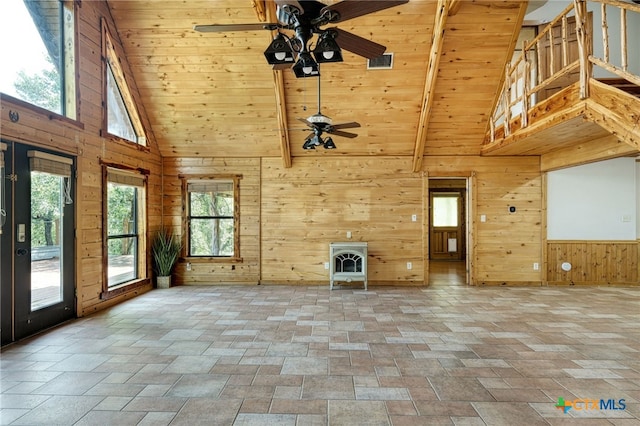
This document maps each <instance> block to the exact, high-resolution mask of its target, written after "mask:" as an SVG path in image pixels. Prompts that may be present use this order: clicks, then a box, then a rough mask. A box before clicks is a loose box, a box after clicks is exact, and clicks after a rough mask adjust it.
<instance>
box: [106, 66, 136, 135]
mask: <svg viewBox="0 0 640 426" xmlns="http://www.w3.org/2000/svg"><path fill="white" fill-rule="evenodd" d="M107 131H108V132H109V133H111V134H112V135H115V136H118V137H121V138H122V139H126V140H128V141H131V142H136V143H137V141H138V136H137V135H136V132H135V129H134V128H133V123H132V122H131V118H130V117H129V111H127V107H126V106H125V104H124V100H123V99H122V93H121V92H120V88H119V87H118V84H117V83H116V79H115V77H114V76H113V70H112V69H111V64H107Z"/></svg>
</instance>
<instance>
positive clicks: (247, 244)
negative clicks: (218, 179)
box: [163, 157, 260, 284]
mask: <svg viewBox="0 0 640 426" xmlns="http://www.w3.org/2000/svg"><path fill="white" fill-rule="evenodd" d="M163 167H164V191H163V194H164V195H163V211H164V215H165V220H164V223H165V224H167V225H171V226H172V227H173V228H174V229H175V230H176V231H178V232H183V231H184V230H182V213H183V200H182V181H181V179H180V178H179V175H185V176H189V175H216V174H227V175H229V174H239V175H241V176H242V178H241V179H240V256H241V257H242V262H233V263H231V262H229V261H225V260H224V259H221V260H216V261H198V259H189V260H188V261H189V263H190V264H191V265H190V267H191V270H190V271H188V270H187V262H186V261H184V259H183V261H181V262H180V263H179V264H178V265H177V267H176V271H175V276H176V283H177V284H257V283H258V282H259V281H260V159H257V158H173V157H169V158H165V159H164V166H163Z"/></svg>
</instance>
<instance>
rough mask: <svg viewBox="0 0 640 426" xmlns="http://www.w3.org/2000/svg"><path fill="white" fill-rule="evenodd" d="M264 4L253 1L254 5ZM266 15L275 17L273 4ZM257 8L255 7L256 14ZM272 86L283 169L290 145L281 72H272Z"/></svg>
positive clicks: (268, 7) (271, 3)
mask: <svg viewBox="0 0 640 426" xmlns="http://www.w3.org/2000/svg"><path fill="white" fill-rule="evenodd" d="M258 3H262V4H263V7H264V2H260V1H254V7H255V6H256V4H258ZM267 4H268V6H267V10H266V12H267V15H268V17H269V19H270V20H274V19H275V16H276V4H275V2H272V1H270V2H268V3H267ZM257 12H258V8H257V7H256V13H257ZM273 22H275V21H273ZM273 86H274V89H275V95H276V115H277V122H278V136H279V139H280V155H281V156H282V164H283V165H284V167H285V168H287V169H288V168H290V167H291V143H290V142H289V129H288V127H287V101H286V97H285V94H284V76H283V72H282V70H273Z"/></svg>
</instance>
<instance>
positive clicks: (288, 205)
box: [261, 157, 426, 285]
mask: <svg viewBox="0 0 640 426" xmlns="http://www.w3.org/2000/svg"><path fill="white" fill-rule="evenodd" d="M409 161H410V159H409V158H407V159H400V158H394V157H389V158H376V159H374V158H372V159H368V158H362V157H361V158H344V159H333V158H329V157H327V158H324V159H315V158H299V159H295V160H294V165H293V167H292V168H291V169H285V168H283V166H282V164H281V163H282V162H281V161H280V160H279V159H263V160H262V164H263V165H262V171H263V178H262V195H261V198H262V208H261V215H262V221H261V224H262V231H261V234H262V281H263V282H264V283H293V284H327V285H328V280H329V273H328V271H327V270H325V268H324V264H325V262H329V243H331V242H338V241H349V240H348V239H347V232H351V234H352V238H351V241H366V242H368V252H369V265H368V278H369V284H370V285H372V284H373V285H376V284H388V283H394V284H404V285H407V284H416V283H419V284H422V283H423V282H424V276H423V274H422V270H423V266H422V265H423V261H424V253H423V251H422V239H423V238H424V237H423V235H424V232H426V230H424V229H423V227H422V221H421V220H418V221H416V222H412V221H411V215H412V214H417V215H418V217H420V218H421V217H422V215H423V214H424V212H423V208H422V191H423V185H424V179H423V177H422V174H421V173H411V172H410V170H409V167H407V165H408V162H409ZM406 262H412V263H413V268H412V270H407V267H406Z"/></svg>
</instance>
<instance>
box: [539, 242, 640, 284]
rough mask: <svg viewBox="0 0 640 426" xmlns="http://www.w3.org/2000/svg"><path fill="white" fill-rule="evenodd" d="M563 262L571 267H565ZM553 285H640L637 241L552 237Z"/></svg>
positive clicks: (549, 249) (550, 274)
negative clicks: (558, 239) (580, 239)
mask: <svg viewBox="0 0 640 426" xmlns="http://www.w3.org/2000/svg"><path fill="white" fill-rule="evenodd" d="M564 262H567V263H570V264H571V270H570V271H564V270H562V264H563V263H564ZM547 282H548V283H549V284H550V285H554V284H567V285H576V284H577V285H580V284H583V285H638V243H637V242H636V241H549V242H548V245H547Z"/></svg>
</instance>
